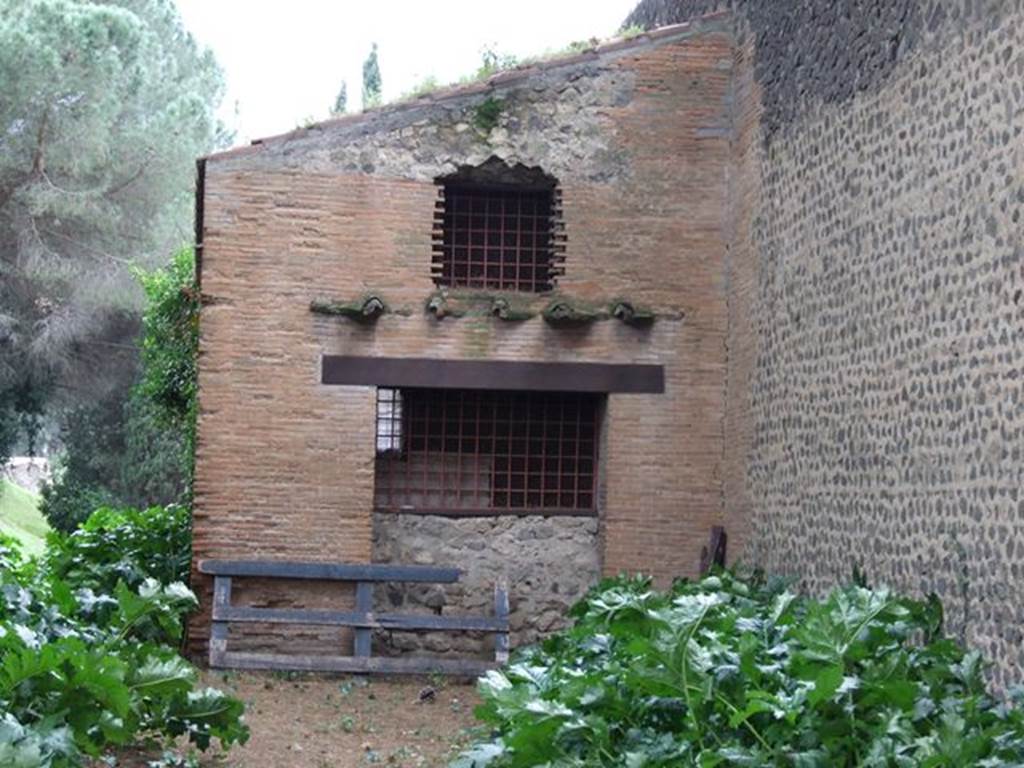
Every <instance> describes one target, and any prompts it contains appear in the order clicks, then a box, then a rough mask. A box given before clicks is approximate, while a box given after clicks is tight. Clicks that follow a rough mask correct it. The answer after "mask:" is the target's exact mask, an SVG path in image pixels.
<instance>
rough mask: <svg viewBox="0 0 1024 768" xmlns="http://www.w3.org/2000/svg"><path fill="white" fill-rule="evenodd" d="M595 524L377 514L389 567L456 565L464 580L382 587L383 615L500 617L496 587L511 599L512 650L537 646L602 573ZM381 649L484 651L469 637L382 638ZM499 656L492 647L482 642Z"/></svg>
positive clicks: (378, 546)
mask: <svg viewBox="0 0 1024 768" xmlns="http://www.w3.org/2000/svg"><path fill="white" fill-rule="evenodd" d="M599 553H600V547H599V542H598V531H597V520H595V519H593V518H581V517H549V518H545V517H540V516H536V515H530V516H525V517H512V516H504V517H475V518H472V517H471V518H464V517H460V518H448V517H437V516H434V515H391V514H376V515H374V526H373V556H374V560H375V561H378V562H385V563H413V564H417V565H443V566H452V565H457V566H458V567H459V568H460V569H461V570H462V571H463V575H462V578H461V579H460V580H459V582H458V583H457V584H452V585H428V584H419V585H413V584H408V585H398V584H389V585H386V586H383V587H379V588H378V590H377V594H376V604H377V609H378V610H380V611H401V612H406V611H409V612H423V613H431V612H432V613H436V614H440V615H445V616H447V615H460V614H462V615H466V614H470V615H477V616H479V615H486V616H491V615H493V614H494V586H495V584H496V583H498V582H501V583H504V584H505V585H506V586H507V588H508V593H509V609H510V615H509V625H510V627H511V629H512V636H511V640H512V644H513V646H514V647H515V646H521V645H526V644H529V643H532V642H535V641H536V640H537V639H538V638H539V637H541V636H542V635H543V634H544V633H547V632H551V631H554V630H556V629H560V628H562V627H563V626H565V623H566V612H567V611H568V609H569V608H570V607H571V606H572V605H573V603H575V602H576V601H577V600H579V599H580V598H581V597H582V596H583V595H584V593H585V592H586V591H587V589H589V588H590V587H591V586H592V585H593V584H594V583H596V581H597V580H598V578H600V575H601V563H600V558H599ZM381 639H382V640H383V641H384V642H383V643H382V644H381V645H382V647H385V648H391V649H392V650H394V651H406V650H412V649H415V648H420V647H426V648H428V649H429V650H431V651H432V652H435V653H444V652H449V651H453V650H454V651H459V652H466V651H469V652H478V651H479V650H480V646H481V642H480V640H479V639H478V638H475V637H472V636H469V635H468V633H467V634H466V635H465V636H463V637H459V636H457V635H453V634H451V633H445V634H436V635H435V634H427V635H426V637H425V638H423V637H417V636H416V635H412V634H409V633H404V634H401V633H395V634H394V635H392V636H388V637H382V638H381ZM483 645H484V648H486V649H488V650H491V651H493V643H491V644H490V645H488V644H487V643H486V642H485V643H484V644H483Z"/></svg>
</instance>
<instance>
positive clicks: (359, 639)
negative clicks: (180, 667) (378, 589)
mask: <svg viewBox="0 0 1024 768" xmlns="http://www.w3.org/2000/svg"><path fill="white" fill-rule="evenodd" d="M199 572H200V573H205V574H209V575H211V576H213V626H212V631H211V633H210V666H211V667H214V668H237V669H282V670H309V671H318V672H383V673H399V674H430V673H441V674H452V675H479V674H482V673H483V672H485V671H487V670H488V669H494V668H495V667H497V666H500V665H502V664H504V663H505V662H507V661H508V651H509V642H508V632H509V627H508V614H509V603H508V591H507V589H506V587H505V586H504V585H503V584H500V583H499V584H497V585H495V588H494V616H493V617H491V616H432V615H418V614H411V613H374V611H373V585H374V584H375V583H378V582H386V581H392V582H394V581H398V582H426V583H434V584H452V583H454V582H456V581H458V580H459V576H460V572H459V570H458V569H456V568H433V567H427V566H419V565H369V564H367V565H362V564H344V563H295V562H274V561H255V560H201V561H200V562H199ZM243 577H251V578H265V579H315V580H322V581H347V582H354V583H355V585H356V607H355V610H354V611H333V610H311V609H300V608H253V607H243V606H237V605H232V604H231V579H232V578H243ZM255 622H259V623H264V624H303V625H314V626H338V627H352V628H353V629H354V631H355V642H354V649H353V655H352V656H342V655H312V656H311V655H297V654H284V653H248V652H241V651H229V650H228V627H229V625H230V624H231V623H255ZM374 629H387V630H397V631H435V632H436V631H442V632H444V631H476V632H492V633H494V635H495V642H494V661H484V660H479V659H448V658H433V657H423V656H410V657H387V656H378V657H374V656H372V655H371V652H370V640H371V637H372V633H373V630H374Z"/></svg>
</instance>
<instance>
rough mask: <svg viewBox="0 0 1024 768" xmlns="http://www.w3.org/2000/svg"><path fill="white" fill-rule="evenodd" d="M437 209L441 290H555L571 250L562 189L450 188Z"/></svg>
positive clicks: (437, 278) (436, 274) (444, 191)
mask: <svg viewBox="0 0 1024 768" xmlns="http://www.w3.org/2000/svg"><path fill="white" fill-rule="evenodd" d="M437 207H438V212H437V214H436V216H435V224H434V260H433V267H432V270H433V277H434V281H435V282H436V283H437V285H439V286H443V287H452V288H471V289H480V290H499V291H530V292H535V293H540V292H543V291H549V290H551V289H552V288H554V283H555V279H556V277H557V276H558V275H559V274H561V272H562V266H561V263H562V261H563V260H564V253H563V252H564V248H565V246H564V239H565V237H564V233H563V232H562V224H561V221H560V211H561V206H560V202H559V194H558V191H557V190H556V189H554V188H531V187H516V186H505V187H503V186H480V185H472V184H466V183H447V184H445V185H444V186H443V187H442V189H441V199H440V200H439V201H438V204H437Z"/></svg>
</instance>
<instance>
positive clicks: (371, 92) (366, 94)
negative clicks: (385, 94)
mask: <svg viewBox="0 0 1024 768" xmlns="http://www.w3.org/2000/svg"><path fill="white" fill-rule="evenodd" d="M380 88H381V86H380V65H379V64H378V62H377V44H376V43H374V44H373V48H371V49H370V55H369V56H367V57H366V61H364V62H363V109H369V108H370V107H376V106H380V102H381V93H380Z"/></svg>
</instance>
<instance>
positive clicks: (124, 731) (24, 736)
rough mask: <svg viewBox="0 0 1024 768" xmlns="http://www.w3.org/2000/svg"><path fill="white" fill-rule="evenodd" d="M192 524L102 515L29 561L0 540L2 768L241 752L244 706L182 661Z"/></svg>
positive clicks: (154, 513) (157, 516) (160, 512)
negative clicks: (144, 753) (109, 755)
mask: <svg viewBox="0 0 1024 768" xmlns="http://www.w3.org/2000/svg"><path fill="white" fill-rule="evenodd" d="M188 541H189V536H188V514H187V511H186V510H184V509H183V508H179V507H171V508H167V509H159V508H154V509H150V510H146V511H144V512H140V511H135V510H112V509H101V510H98V511H97V512H96V513H94V514H93V515H92V516H91V517H90V518H89V520H87V521H86V522H85V523H84V524H83V526H82V527H81V529H80V530H79V531H77V532H75V533H74V534H72V535H71V536H63V535H61V534H51V537H50V539H49V541H48V551H47V553H46V554H45V555H44V556H43V557H42V558H40V559H38V560H35V559H34V560H29V561H23V560H22V559H21V557H20V556H19V554H18V552H17V549H16V548H15V547H12V546H11V545H10V542H8V541H5V540H0V712H3V716H2V718H0V765H14V766H23V767H24V768H37V767H39V768H50V767H54V768H63V767H65V766H69V767H70V766H78V765H80V764H81V762H82V759H83V756H94V757H95V756H99V755H101V754H103V753H105V752H106V751H108V750H109V749H111V748H115V747H121V746H126V745H143V746H153V745H156V744H158V743H162V742H166V741H168V740H170V739H177V738H181V737H183V738H186V739H187V740H188V741H189V742H190V743H192V744H194V745H195V746H197V747H199V748H200V749H207V748H208V747H209V746H210V744H211V742H212V740H213V739H217V740H218V741H219V742H220V744H221V745H222V746H228V745H230V744H233V743H239V742H244V741H245V740H246V739H247V737H248V730H247V728H246V726H245V724H244V722H243V721H242V713H243V705H242V703H241V702H240V701H238V700H237V699H234V698H232V697H230V696H227V695H225V694H224V693H222V692H220V691H218V690H216V689H212V688H199V687H198V685H197V684H198V678H197V674H196V671H195V669H193V667H192V666H191V665H190V664H189V663H188V662H187V661H185V660H184V659H183V658H181V657H180V656H179V655H178V653H177V650H176V646H177V644H178V643H179V642H180V639H181V634H182V624H183V617H184V615H185V614H186V613H187V612H188V611H189V610H191V609H192V608H193V607H194V606H195V604H196V599H195V596H194V595H193V594H192V592H191V591H189V589H188V588H187V587H186V586H185V584H184V583H183V581H182V579H183V577H184V576H185V575H186V574H187V568H188Z"/></svg>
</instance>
